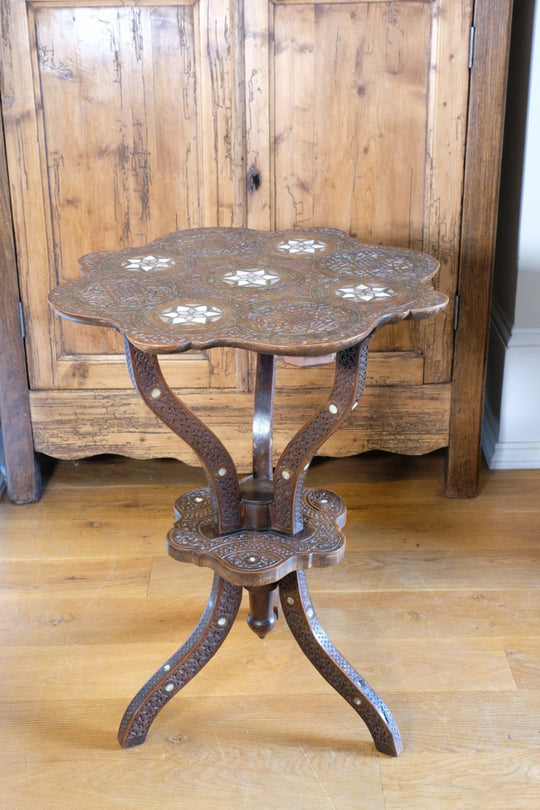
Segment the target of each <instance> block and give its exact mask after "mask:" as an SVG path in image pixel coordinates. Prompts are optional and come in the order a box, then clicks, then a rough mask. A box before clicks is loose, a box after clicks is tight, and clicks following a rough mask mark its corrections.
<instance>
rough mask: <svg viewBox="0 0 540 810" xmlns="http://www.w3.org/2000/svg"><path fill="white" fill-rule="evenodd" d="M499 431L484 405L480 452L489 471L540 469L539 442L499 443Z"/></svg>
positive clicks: (487, 407) (489, 410)
mask: <svg viewBox="0 0 540 810" xmlns="http://www.w3.org/2000/svg"><path fill="white" fill-rule="evenodd" d="M498 436H499V430H498V425H497V421H496V419H495V417H494V416H493V414H492V412H491V409H490V408H489V406H488V405H487V404H486V406H485V409H484V421H483V425H482V452H483V454H484V458H485V460H486V464H487V465H488V467H489V469H490V470H538V469H540V442H500V441H499V439H498Z"/></svg>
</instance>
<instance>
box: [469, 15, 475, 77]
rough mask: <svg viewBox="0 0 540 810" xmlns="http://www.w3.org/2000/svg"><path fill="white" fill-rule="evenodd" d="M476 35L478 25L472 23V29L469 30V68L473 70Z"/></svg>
mask: <svg viewBox="0 0 540 810" xmlns="http://www.w3.org/2000/svg"><path fill="white" fill-rule="evenodd" d="M475 37H476V27H475V26H474V25H471V30H470V32H469V70H471V68H472V66H473V65H474V41H475Z"/></svg>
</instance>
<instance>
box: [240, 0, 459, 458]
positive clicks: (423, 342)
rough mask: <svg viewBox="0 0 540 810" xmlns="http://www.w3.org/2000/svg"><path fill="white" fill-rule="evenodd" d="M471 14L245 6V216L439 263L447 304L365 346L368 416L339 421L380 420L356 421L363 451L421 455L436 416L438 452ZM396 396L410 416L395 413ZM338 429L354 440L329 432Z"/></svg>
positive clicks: (284, 376)
mask: <svg viewBox="0 0 540 810" xmlns="http://www.w3.org/2000/svg"><path fill="white" fill-rule="evenodd" d="M248 9H249V10H248ZM471 19H472V0H465V1H464V2H459V3H454V2H449V0H432V2H422V1H420V0H401V2H400V1H399V0H392V2H385V1H384V0H372V2H369V0H368V2H355V1H354V0H352V1H351V2H347V1H346V0H345V2H332V1H331V0H330V2H328V1H327V2H309V0H306V1H305V2H297V0H280V1H279V2H268V0H251V2H250V3H249V4H246V22H245V33H246V39H245V43H246V44H245V51H246V122H247V160H248V166H249V165H255V166H256V167H257V169H258V170H259V173H260V175H261V178H262V182H261V184H260V187H259V190H258V191H257V192H255V193H253V194H251V195H249V197H248V222H249V224H250V225H252V226H253V227H276V228H278V229H279V228H291V227H303V228H305V227H311V226H330V227H336V228H341V229H342V230H345V231H347V232H350V233H351V234H352V235H353V236H356V237H357V238H358V239H359V240H361V241H362V242H368V243H375V244H378V243H380V244H387V245H399V246H404V247H411V248H415V249H419V250H425V251H426V252H428V253H431V254H433V255H435V256H436V257H437V258H438V259H439V260H440V262H441V271H440V274H439V276H438V277H437V279H436V280H435V284H436V286H437V287H439V288H440V289H442V290H443V291H444V292H445V293H446V294H447V295H448V296H449V298H450V304H449V307H448V309H447V310H446V312H445V313H444V314H442V315H438V316H437V317H436V318H432V319H430V320H427V321H416V322H405V323H402V324H400V325H397V326H391V327H387V328H385V329H383V330H382V331H381V332H380V333H379V335H377V337H376V339H375V340H374V341H373V344H372V347H373V349H372V354H371V360H370V366H369V371H368V378H369V380H368V382H369V385H370V386H371V390H369V389H368V392H367V397H368V398H370V403H371V405H372V407H371V408H370V413H371V415H370V414H367V412H366V410H365V409H364V412H363V413H359V414H358V416H355V419H354V420H351V423H350V425H349V428H347V429H346V430H349V429H359V427H360V424H361V421H362V420H363V422H362V424H364V425H366V424H367V423H366V418H367V419H368V420H370V419H373V418H374V417H373V416H372V414H373V411H374V410H375V412H377V413H379V414H380V420H379V425H378V427H377V428H376V432H378V436H379V438H378V439H377V438H373V437H371V439H370V437H369V436H367V437H366V431H365V429H364V442H363V447H365V446H370V444H369V443H370V441H371V442H372V443H371V446H386V447H388V448H389V449H407V450H408V451H412V450H414V446H413V445H414V442H415V438H416V439H419V440H420V441H418V443H417V445H416V446H417V448H418V449H420V450H425V449H427V446H426V443H425V441H424V440H425V439H426V436H425V435H424V436H423V435H422V434H423V433H425V431H426V430H427V431H429V429H430V428H429V425H433V426H435V422H436V423H437V424H438V426H439V427H438V428H437V429H436V431H435V432H437V433H438V436H435V435H434V436H433V444H432V446H433V447H434V446H436V445H437V442H438V443H439V446H440V445H441V444H445V443H446V440H445V431H446V435H447V430H448V419H449V402H450V400H449V394H450V387H449V382H450V380H451V373H452V349H453V340H454V333H453V315H454V300H455V292H456V286H457V270H458V260H459V238H460V217H461V199H462V185H463V164H464V148H465V128H466V120H467V96H468V82H469V66H468V61H469V38H470V26H471ZM268 126H269V127H270V131H271V138H270V139H269V140H268V141H267V140H266V133H265V130H266V129H267V128H268ZM331 374H332V370H331V368H328V369H327V370H325V369H318V370H315V371H313V370H306V371H305V372H304V373H303V376H301V375H299V373H298V370H297V369H295V368H293V367H290V368H287V367H283V368H282V369H281V371H280V375H279V376H278V380H279V381H280V382H281V384H282V385H284V386H285V387H287V386H291V387H293V386H295V385H297V381H298V380H300V383H301V384H302V385H306V383H307V384H308V385H313V386H316V385H319V384H323V385H327V384H328V382H329V377H330V375H331ZM398 403H399V408H402V409H407V407H408V411H409V413H408V415H407V416H404V419H405V420H409V424H405V422H403V421H402V422H401V424H399V423H398V422H396V419H395V417H396V411H395V408H396V407H397V404H398ZM407 403H408V405H407ZM415 412H416V414H417V419H416V423H415V422H414V414H415ZM433 416H435V422H434V421H433V420H432V417H433ZM428 417H429V418H428ZM411 419H413V421H412V422H411V421H410V420H411ZM381 420H382V421H381ZM383 422H385V423H386V433H387V436H386V437H384V436H383V433H384V432H385V426H384V424H383ZM422 424H424V425H425V430H423V428H422ZM355 425H356V428H355ZM351 426H352V427H351ZM434 429H435V428H434ZM368 433H369V430H368ZM406 433H409V440H407V439H406V436H405V434H406ZM341 438H344V441H345V442H346V441H351V440H352V434H350V435H349V436H348V437H347V433H343V432H341V437H340V436H339V435H338V436H336V438H335V440H333V441H334V442H335V441H341ZM392 442H394V444H392ZM396 442H397V443H398V444H396ZM399 442H401V444H400V445H399ZM406 444H407V446H405V445H406ZM428 444H429V440H428ZM398 445H399V446H398Z"/></svg>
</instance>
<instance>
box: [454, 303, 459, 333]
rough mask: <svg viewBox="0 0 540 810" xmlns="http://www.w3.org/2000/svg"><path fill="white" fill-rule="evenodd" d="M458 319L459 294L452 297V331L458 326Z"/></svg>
mask: <svg viewBox="0 0 540 810" xmlns="http://www.w3.org/2000/svg"><path fill="white" fill-rule="evenodd" d="M458 320H459V295H456V297H455V299H454V332H455V331H456V330H457V328H458Z"/></svg>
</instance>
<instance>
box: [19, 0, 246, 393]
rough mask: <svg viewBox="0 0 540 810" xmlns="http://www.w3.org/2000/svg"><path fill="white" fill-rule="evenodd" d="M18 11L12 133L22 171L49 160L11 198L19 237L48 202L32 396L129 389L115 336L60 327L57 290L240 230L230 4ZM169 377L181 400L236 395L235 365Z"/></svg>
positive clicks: (34, 295) (32, 304)
mask: <svg viewBox="0 0 540 810" xmlns="http://www.w3.org/2000/svg"><path fill="white" fill-rule="evenodd" d="M14 8H15V11H16V14H15V16H16V18H17V21H18V25H19V28H20V33H19V37H17V38H15V45H16V48H17V50H18V51H19V56H20V57H21V58H22V59H23V63H24V66H25V69H26V70H25V80H26V84H25V86H24V87H20V88H18V95H19V97H20V98H22V99H24V101H25V104H26V110H25V115H24V116H23V115H21V114H19V115H18V116H17V117H16V118H15V117H14V118H13V119H12V118H11V117H10V115H9V111H8V115H7V119H6V120H7V124H6V129H7V131H8V139H9V140H10V146H11V152H12V155H13V156H14V160H13V161H12V163H13V165H17V163H19V165H20V161H19V160H18V159H19V158H20V157H21V156H24V155H26V154H27V153H29V152H36V149H37V158H38V160H36V161H34V162H33V164H32V166H31V171H30V172H27V175H26V178H25V182H26V183H27V187H26V188H25V187H24V186H23V184H22V183H21V184H19V187H18V188H17V189H16V193H15V194H14V197H16V198H19V199H18V205H19V209H20V212H21V216H20V218H19V225H20V232H21V236H22V234H23V232H26V231H27V230H28V228H29V227H30V223H29V221H28V218H27V217H26V216H25V214H24V208H25V207H28V205H29V204H33V205H36V202H37V201H39V200H43V207H42V211H41V214H42V228H41V231H40V232H39V233H37V234H33V235H32V240H31V241H30V240H28V238H27V235H26V233H25V236H24V237H23V239H26V245H27V246H28V253H27V255H23V261H22V262H21V275H22V278H23V283H22V289H23V298H24V306H25V313H26V321H27V333H28V336H27V339H28V346H29V375H30V380H31V385H32V387H34V388H51V387H58V388H66V387H69V388H107V387H111V388H117V387H129V386H130V385H131V384H130V381H129V377H128V374H127V372H126V369H125V361H124V359H123V353H122V352H123V350H122V344H121V341H120V340H119V338H118V336H117V335H116V334H115V333H114V332H113V331H112V330H106V329H95V328H91V327H85V326H81V325H75V324H72V323H70V322H68V321H65V320H61V321H60V320H58V319H57V318H56V317H55V316H54V315H52V314H51V313H49V311H48V308H47V304H46V288H48V287H49V286H54V285H56V284H57V283H61V282H63V281H66V280H67V279H70V278H74V277H77V276H78V275H79V268H78V264H77V259H78V258H79V256H80V255H81V254H83V253H87V252H91V251H94V250H107V249H116V248H119V247H126V246H136V245H143V244H144V243H146V242H148V241H150V240H152V239H153V238H155V237H157V236H159V235H160V234H163V233H167V232H168V231H172V230H175V229H176V228H189V227H197V226H201V225H214V224H218V223H221V224H227V225H231V224H234V223H233V217H234V211H235V189H236V185H235V183H236V179H235V171H236V169H235V162H234V137H233V136H232V134H231V133H232V129H233V128H234V126H235V112H234V93H233V85H234V79H235V74H234V62H233V58H232V56H231V54H232V46H231V42H230V32H229V23H228V13H229V7H228V3H227V2H224V0H213V2H210V3H205V4H202V5H201V6H199V3H198V2H193V3H192V2H188V3H185V4H181V3H179V4H175V5H167V4H165V5H154V6H144V5H141V6H134V5H132V6H119V5H118V4H116V5H111V4H107V3H104V4H103V5H102V6H101V5H100V7H94V6H91V5H88V4H80V5H75V4H74V5H71V6H70V7H58V6H57V5H56V4H53V3H39V4H30V5H29V7H28V11H26V10H25V7H24V3H18V4H17V3H16V4H15V7H14ZM23 13H24V18H25V19H24V22H25V23H26V26H27V36H26V39H25V38H24V37H23V35H22V29H23ZM217 62H219V70H216V63H217ZM12 69H13V72H14V73H15V72H16V70H17V66H16V63H15V60H13V66H12ZM8 80H9V79H8ZM36 144H37V147H36ZM216 144H219V147H218V148H216ZM23 165H24V164H23ZM203 189H204V191H203ZM20 197H23V198H24V199H20ZM28 199H31V200H33V203H28ZM16 204H17V203H16ZM45 255H46V256H47V264H46V266H44V263H43V257H44V256H45ZM37 275H39V276H40V281H39V283H38V284H36V283H35V279H36V276H37ZM43 276H45V279H43ZM51 335H52V339H51ZM217 354H222V355H223V362H220V361H218V359H217V357H216V355H217ZM166 365H167V373H168V374H169V376H170V379H171V381H172V383H173V384H175V383H176V384H179V385H183V386H184V387H188V388H190V387H195V388H198V387H201V386H203V387H204V386H208V385H214V386H222V385H228V386H234V385H235V383H236V373H235V368H234V353H233V352H231V351H227V350H224V351H223V352H220V351H219V350H216V351H214V352H213V355H212V357H211V356H210V354H209V353H199V354H193V355H190V356H189V358H187V357H186V358H174V359H172V358H171V359H170V360H168V361H167V364H166Z"/></svg>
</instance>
